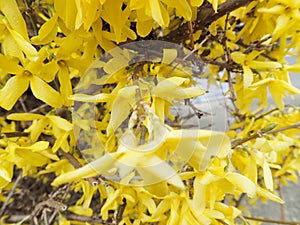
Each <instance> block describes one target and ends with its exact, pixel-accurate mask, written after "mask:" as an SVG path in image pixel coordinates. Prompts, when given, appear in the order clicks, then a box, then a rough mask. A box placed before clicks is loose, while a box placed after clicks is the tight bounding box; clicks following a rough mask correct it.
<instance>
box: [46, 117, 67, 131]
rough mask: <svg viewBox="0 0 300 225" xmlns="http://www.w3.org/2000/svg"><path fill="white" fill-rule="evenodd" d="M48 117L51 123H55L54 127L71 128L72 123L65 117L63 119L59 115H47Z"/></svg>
mask: <svg viewBox="0 0 300 225" xmlns="http://www.w3.org/2000/svg"><path fill="white" fill-rule="evenodd" d="M48 118H49V119H50V121H51V122H52V123H53V125H55V126H56V127H58V128H60V129H62V130H65V131H70V130H72V129H73V125H72V124H71V123H70V122H69V121H67V120H66V119H63V118H61V117H59V116H48Z"/></svg>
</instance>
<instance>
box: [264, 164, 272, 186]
mask: <svg viewBox="0 0 300 225" xmlns="http://www.w3.org/2000/svg"><path fill="white" fill-rule="evenodd" d="M263 172H264V183H265V185H266V188H267V189H268V190H270V191H273V188H274V187H273V176H272V172H271V169H270V167H269V164H268V163H267V161H266V160H264V164H263Z"/></svg>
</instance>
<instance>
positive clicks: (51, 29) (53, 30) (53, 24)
mask: <svg viewBox="0 0 300 225" xmlns="http://www.w3.org/2000/svg"><path fill="white" fill-rule="evenodd" d="M57 18H58V16H57V14H55V15H54V16H52V17H51V18H50V19H49V20H48V21H47V22H45V23H44V24H43V25H42V27H41V28H40V30H39V34H38V36H35V37H32V38H31V41H32V43H33V44H35V45H42V44H48V43H50V42H51V41H53V40H54V39H55V37H56V34H57Z"/></svg>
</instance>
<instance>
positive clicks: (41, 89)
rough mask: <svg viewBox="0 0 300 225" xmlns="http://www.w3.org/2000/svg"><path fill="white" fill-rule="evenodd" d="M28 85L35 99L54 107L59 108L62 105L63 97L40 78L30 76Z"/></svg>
mask: <svg viewBox="0 0 300 225" xmlns="http://www.w3.org/2000/svg"><path fill="white" fill-rule="evenodd" d="M30 87H31V91H32V93H33V95H34V96H35V97H36V98H37V99H40V100H41V101H43V102H45V103H47V104H48V105H50V106H52V107H54V108H60V107H61V106H62V104H63V99H62V98H61V96H60V94H59V93H58V92H57V91H55V90H54V89H53V88H52V87H51V86H49V85H48V84H46V83H45V82H44V81H43V80H42V79H41V78H39V77H37V76H32V77H31V78H30Z"/></svg>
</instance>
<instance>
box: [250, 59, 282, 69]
mask: <svg viewBox="0 0 300 225" xmlns="http://www.w3.org/2000/svg"><path fill="white" fill-rule="evenodd" d="M249 66H250V67H251V68H253V69H258V70H268V69H277V68H281V67H282V65H281V64H280V63H279V62H270V61H264V62H263V61H257V60H253V61H251V62H250V64H249Z"/></svg>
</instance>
